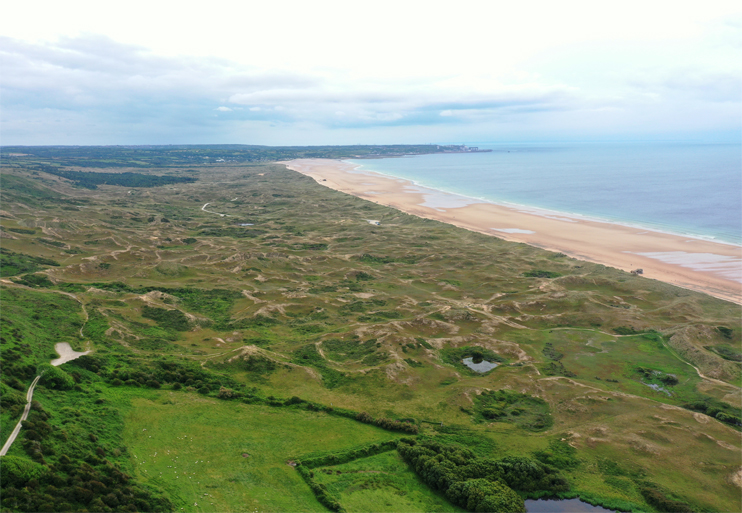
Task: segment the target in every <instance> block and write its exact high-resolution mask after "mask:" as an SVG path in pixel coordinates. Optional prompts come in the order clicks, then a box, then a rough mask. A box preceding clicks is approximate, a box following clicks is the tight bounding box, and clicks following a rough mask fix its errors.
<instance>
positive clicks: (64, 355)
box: [0, 342, 90, 456]
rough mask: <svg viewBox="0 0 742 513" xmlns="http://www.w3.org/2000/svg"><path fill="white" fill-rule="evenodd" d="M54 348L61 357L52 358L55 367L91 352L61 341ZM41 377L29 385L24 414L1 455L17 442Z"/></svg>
mask: <svg viewBox="0 0 742 513" xmlns="http://www.w3.org/2000/svg"><path fill="white" fill-rule="evenodd" d="M54 350H55V351H56V352H57V354H59V356H60V357H59V358H57V359H56V360H52V361H51V364H52V365H54V366H55V367H57V366H59V365H62V364H63V363H67V362H71V361H72V360H75V359H77V358H80V357H81V356H83V355H86V354H89V353H90V351H84V352H78V351H74V350H73V349H72V347H71V346H70V345H69V344H68V343H67V342H59V343H58V344H55V345H54ZM39 379H41V376H40V375H39V376H36V379H34V380H33V382H32V383H31V386H30V387H28V392H26V407H25V408H24V409H23V415H21V419H20V420H19V421H18V424H16V426H15V429H13V432H12V433H10V436H9V437H8V439H7V440H6V441H5V445H3V448H2V449H0V456H5V454H7V452H8V449H10V447H11V446H12V445H13V442H15V439H16V437H17V436H18V433H20V432H21V427H22V426H23V422H24V421H25V420H26V419H27V418H28V412H30V411H31V401H33V391H34V388H36V384H37V383H38V382H39Z"/></svg>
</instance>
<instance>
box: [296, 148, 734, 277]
mask: <svg viewBox="0 0 742 513" xmlns="http://www.w3.org/2000/svg"><path fill="white" fill-rule="evenodd" d="M383 158H386V157H380V158H378V159H337V160H335V161H336V162H339V163H343V164H348V165H350V166H355V167H354V169H353V171H351V172H353V173H361V174H362V173H369V174H370V175H377V176H381V177H384V178H389V179H390V180H404V181H407V182H409V183H410V184H411V185H412V186H415V187H419V188H421V189H427V190H430V191H436V192H438V193H441V194H446V195H450V196H455V197H458V198H462V199H464V200H465V201H470V202H471V203H487V204H491V205H497V206H501V207H504V208H508V209H511V210H517V211H519V212H525V213H533V214H535V215H542V216H561V217H567V218H570V219H573V220H576V221H587V222H593V223H604V224H609V225H618V226H624V227H626V228H631V229H634V230H644V231H651V232H656V233H662V234H665V235H672V236H675V237H684V238H686V239H697V240H702V241H707V242H714V243H716V244H723V245H726V246H732V247H735V248H742V243H737V242H731V241H728V240H723V239H719V238H717V237H716V236H714V235H700V234H696V233H682V232H680V231H673V230H672V229H663V228H658V227H655V226H651V225H643V224H640V223H638V222H636V223H634V222H631V221H622V220H620V219H610V218H607V217H598V216H590V215H586V214H580V213H578V212H564V211H559V210H551V209H549V208H546V207H538V206H534V205H526V204H522V203H514V202H510V201H493V200H490V199H487V198H483V197H477V196H467V195H466V194H461V193H457V192H450V191H446V190H444V189H436V188H435V187H434V186H430V185H425V184H422V183H419V182H417V181H416V180H413V179H410V178H403V177H399V176H394V175H390V174H387V173H383V172H381V171H376V170H370V169H361V168H362V167H363V164H361V163H358V162H351V161H354V160H355V161H358V160H381V159H383ZM390 158H397V157H390ZM297 160H301V159H297ZM304 160H312V159H304ZM316 160H321V159H316ZM327 160H333V159H327ZM282 163H283V164H288V163H289V162H282ZM289 169H292V168H289ZM299 172H301V171H299ZM303 174H306V173H303ZM308 176H309V175H308ZM741 266H742V263H741ZM740 283H741V284H742V267H741V268H740Z"/></svg>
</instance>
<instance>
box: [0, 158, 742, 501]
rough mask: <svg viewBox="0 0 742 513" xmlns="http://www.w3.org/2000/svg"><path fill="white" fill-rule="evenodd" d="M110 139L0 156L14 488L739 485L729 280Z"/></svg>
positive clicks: (324, 494)
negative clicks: (556, 245)
mask: <svg viewBox="0 0 742 513" xmlns="http://www.w3.org/2000/svg"><path fill="white" fill-rule="evenodd" d="M391 148H393V147H391ZM217 150H218V148H217V149H214V151H217ZM101 151H103V150H100V151H99V152H97V153H96V154H95V155H94V158H93V157H91V159H92V160H88V161H87V164H86V165H82V164H81V162H82V160H79V159H82V157H81V156H80V155H77V156H75V155H72V154H70V155H65V156H64V158H65V159H67V160H66V161H65V164H64V165H63V166H60V165H59V162H55V161H54V152H52V151H51V150H49V151H47V152H36V153H37V154H33V155H28V156H27V157H25V158H22V157H15V158H13V159H9V160H6V161H5V162H4V164H3V167H2V189H1V191H0V194H1V197H0V199H1V200H2V211H0V226H1V228H2V230H1V231H0V235H1V236H2V239H0V240H1V242H2V250H1V251H2V252H1V253H0V258H1V260H0V262H1V263H2V271H1V272H0V276H2V278H0V284H1V286H0V300H1V301H2V311H1V316H2V324H1V325H0V329H1V331H2V338H0V359H1V360H2V368H3V373H2V379H1V382H0V386H1V387H2V413H1V414H0V415H1V419H0V420H2V424H0V434H2V436H3V443H4V441H5V439H6V438H7V436H8V435H9V433H10V431H11V430H12V429H13V427H14V425H15V423H16V422H17V419H19V418H20V415H21V413H22V410H23V408H24V406H25V393H26V389H27V388H28V386H29V384H30V383H31V381H32V380H33V379H34V377H35V376H36V375H37V374H38V373H39V372H40V371H42V370H45V369H46V371H45V372H44V374H43V375H42V378H41V380H40V382H39V385H38V386H37V388H36V392H35V393H34V401H33V403H32V408H31V414H30V415H29V419H28V421H27V422H25V423H24V426H23V429H22V430H21V434H20V435H19V437H18V439H17V440H16V442H15V443H14V444H13V445H12V447H11V448H10V450H9V452H8V454H7V456H4V457H3V458H2V460H1V462H2V467H3V471H2V508H3V511H83V510H87V511H204V512H209V511H213V512H221V511H277V512H279V511H326V510H327V509H330V510H334V511H348V512H351V511H462V510H463V511H506V510H507V511H510V510H518V509H517V508H520V507H522V504H523V500H524V499H526V498H538V497H562V498H572V497H580V498H581V499H583V500H585V501H588V502H591V503H593V504H598V505H604V506H606V507H609V508H611V509H618V510H621V511H648V512H652V511H719V512H725V511H739V510H740V509H742V503H741V501H740V491H741V490H740V486H742V470H741V468H742V467H741V465H742V452H741V451H740V445H741V444H740V441H741V440H740V435H741V432H740V430H741V428H742V420H741V418H740V405H741V401H742V395H741V394H740V386H741V385H742V363H741V362H740V358H739V354H740V347H741V346H742V330H741V329H740V325H739V319H740V313H741V312H740V306H739V305H735V304H732V303H728V302H725V301H722V300H720V299H715V298H712V297H710V296H707V295H703V294H700V293H696V292H692V291H688V290H684V289H680V288H677V287H673V286H670V285H667V284H664V283H661V282H657V281H654V280H650V279H647V278H644V277H642V276H637V275H632V274H629V273H625V272H622V271H619V270H617V269H613V268H608V267H605V266H601V265H596V264H591V263H588V262H584V261H580V260H576V259H572V258H568V257H565V256H564V255H562V254H556V253H550V252H548V251H545V250H542V249H539V248H534V247H530V246H527V245H524V244H516V243H510V242H506V241H503V240H501V239H498V238H496V237H491V236H486V235H482V234H478V233H473V232H469V231H466V230H463V229H459V228H455V227H452V226H449V225H446V224H442V223H439V222H436V221H431V220H426V219H421V218H417V217H414V216H411V215H407V214H404V213H402V212H399V211H395V210H393V209H389V208H386V207H383V206H379V205H377V204H374V203H370V202H367V201H364V200H361V199H358V198H355V197H352V196H349V195H345V194H342V193H339V192H335V191H332V190H329V189H327V188H324V187H322V186H320V185H318V184H317V183H315V182H314V181H313V180H312V179H310V178H307V177H304V176H302V175H300V174H298V173H295V172H293V171H290V170H287V169H286V168H285V166H283V165H282V164H280V163H275V162H261V161H260V160H262V157H260V154H259V153H256V154H255V155H257V156H255V155H252V156H251V157H250V158H251V159H253V160H254V162H247V163H246V162H239V163H237V162H228V161H227V162H223V163H211V164H203V163H201V161H199V162H198V163H192V164H188V165H186V164H184V163H183V161H184V159H185V157H183V156H182V155H181V156H179V157H178V159H180V160H178V159H175V160H173V159H174V157H173V158H171V159H170V160H168V159H164V157H163V159H164V160H159V161H158V160H157V159H156V158H155V157H156V155H154V154H147V155H146V157H147V160H143V161H142V162H144V164H142V165H132V164H131V162H133V161H135V160H136V159H135V158H134V157H132V156H131V155H128V154H127V156H126V159H123V160H122V158H119V157H120V156H119V157H117V156H116V155H105V154H102V153H101ZM173 151H175V150H173ZM255 151H256V152H257V151H258V150H257V149H256V150H255ZM302 151H306V150H302ZM328 151H329V150H328ZM333 151H335V152H336V153H335V154H334V156H343V155H339V154H338V153H337V152H339V151H340V150H339V149H338V148H334V150H333ZM364 151H366V150H364ZM390 151H391V150H390ZM349 154H353V153H352V152H351V153H349ZM209 155H212V157H213V156H215V155H216V153H214V152H210V153H209ZM72 157H75V158H78V161H75V160H74V159H72ZM104 157H105V158H104ZM171 157H172V155H171ZM117 158H118V160H117ZM265 158H266V159H269V157H265ZM107 159H108V160H107ZM132 159H133V160H132ZM212 161H213V158H212ZM90 162H92V164H91V163H90ZM145 164H146V165H145ZM44 166H57V167H60V168H64V169H61V171H60V170H56V171H55V173H47V172H45V171H44ZM65 166H66V167H65ZM81 170H82V171H84V172H85V173H90V172H92V173H96V172H99V173H108V174H120V173H127V172H130V173H136V174H137V175H139V174H142V175H151V176H153V177H170V178H168V179H157V180H151V182H147V183H146V186H131V185H130V183H129V182H126V181H122V182H120V183H121V184H122V185H117V184H114V183H111V180H110V179H109V180H108V181H106V180H104V179H102V178H105V177H99V178H101V180H98V179H95V180H92V179H90V177H86V178H85V181H84V182H81V181H80V176H81V175H79V174H75V173H77V172H80V171H81ZM128 178H131V176H128ZM128 178H127V179H128ZM180 178H187V180H186V179H182V180H181V179H180ZM74 180H77V181H74ZM145 182H146V181H145ZM93 183H94V184H95V187H94V188H93V187H90V186H89V184H93ZM142 184H143V182H138V185H142ZM206 204H208V206H206ZM367 219H375V220H380V224H379V225H375V224H370V223H369V222H368V221H367ZM59 342H68V343H69V344H70V345H71V346H72V348H73V349H75V350H78V351H83V350H88V349H90V350H92V353H91V354H89V355H87V356H82V357H80V358H78V359H76V360H74V361H71V362H68V363H65V364H63V365H61V366H60V367H52V368H51V369H49V367H50V366H49V365H48V364H49V362H50V361H51V360H53V359H54V358H56V357H57V355H56V353H55V351H54V345H55V344H56V343H59ZM466 359H471V361H472V362H474V363H481V362H490V363H492V364H493V367H492V368H490V369H489V370H487V371H486V372H478V371H476V370H472V369H471V368H470V367H469V366H467V364H466V362H465V360H466ZM494 364H497V365H496V366H494ZM52 369H53V370H52ZM512 508H516V509H512Z"/></svg>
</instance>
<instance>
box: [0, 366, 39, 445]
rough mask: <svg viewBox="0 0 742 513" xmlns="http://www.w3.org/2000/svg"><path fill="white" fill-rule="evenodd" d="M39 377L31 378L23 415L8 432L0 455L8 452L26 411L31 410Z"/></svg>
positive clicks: (26, 416)
mask: <svg viewBox="0 0 742 513" xmlns="http://www.w3.org/2000/svg"><path fill="white" fill-rule="evenodd" d="M39 379H41V376H36V379H34V380H33V383H31V386H30V387H28V392H26V407H25V408H24V409H23V415H21V420H19V421H18V424H16V426H15V429H14V430H13V432H12V433H10V436H9V437H8V440H7V441H6V442H5V445H3V448H2V449H0V456H5V454H6V453H7V452H8V449H10V446H11V445H13V442H15V438H16V437H17V436H18V433H20V432H21V425H22V424H23V421H24V420H26V419H27V418H28V412H29V411H31V400H32V399H33V389H34V388H36V383H38V382H39Z"/></svg>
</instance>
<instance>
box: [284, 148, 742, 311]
mask: <svg viewBox="0 0 742 513" xmlns="http://www.w3.org/2000/svg"><path fill="white" fill-rule="evenodd" d="M282 164H284V165H286V166H287V167H288V168H289V169H292V170H294V171H297V172H299V173H302V174H304V175H307V176H309V177H311V178H313V179H314V180H315V181H317V183H319V184H321V185H324V186H326V187H329V188H331V189H334V190H337V191H341V192H345V193H347V194H352V195H354V196H357V197H360V198H363V199H366V200H369V201H373V202H374V203H378V204H381V205H385V206H389V207H392V208H396V209H398V210H401V211H403V212H407V213H409V214H413V215H417V216H420V217H424V218H429V219H435V220H437V221H441V222H444V223H449V224H453V225H455V226H459V227H461V228H466V229H468V230H472V231H477V232H480V233H485V234H487V235H493V236H496V237H499V238H502V239H505V240H509V241H512V242H523V243H526V244H529V245H532V246H535V247H539V248H543V249H548V250H551V251H557V252H561V253H564V254H566V255H569V256H571V257H574V258H577V259H580V260H586V261H589V262H594V263H599V264H603V265H607V266H610V267H616V268H619V269H622V270H624V271H631V270H633V269H643V271H644V272H643V276H644V277H646V278H651V279H656V280H659V281H663V282H666V283H670V284H672V285H676V286H679V287H682V288H686V289H690V290H694V291H698V292H703V293H706V294H709V295H711V296H714V297H717V298H720V299H724V300H726V301H731V302H734V303H737V304H742V247H740V246H735V245H733V244H729V243H723V242H714V241H710V240H707V239H702V238H692V237H687V236H683V235H677V234H671V233H665V232H659V231H654V230H651V229H646V228H639V227H635V226H627V225H622V224H617V223H613V222H610V221H602V220H600V221H599V220H591V219H587V218H584V217H580V216H574V215H570V214H563V213H559V212H551V211H546V210H542V209H538V208H535V207H528V206H510V205H508V206H505V205H498V204H494V203H488V202H485V201H482V200H477V199H475V198H465V197H463V196H457V195H455V194H451V193H447V192H443V191H438V190H435V189H429V188H426V187H423V186H420V185H417V184H414V183H413V182H411V181H409V180H406V179H401V178H395V177H393V176H389V175H383V174H380V173H376V172H372V171H365V170H364V171H357V167H358V165H357V164H352V163H349V162H344V161H340V160H330V159H298V160H292V161H288V162H282Z"/></svg>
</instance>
